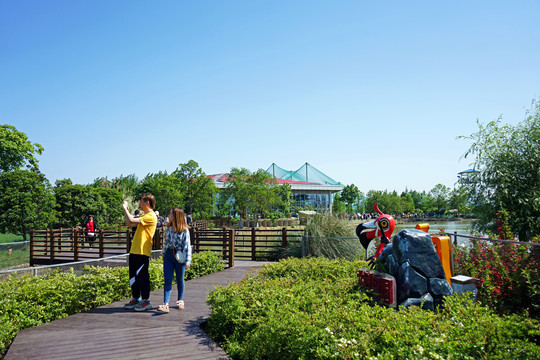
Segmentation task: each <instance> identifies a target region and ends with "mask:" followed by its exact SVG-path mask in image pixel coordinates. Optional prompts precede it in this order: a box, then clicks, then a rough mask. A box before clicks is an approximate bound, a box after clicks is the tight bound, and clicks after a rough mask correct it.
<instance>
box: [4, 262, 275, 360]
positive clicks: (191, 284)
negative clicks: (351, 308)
mask: <svg viewBox="0 0 540 360" xmlns="http://www.w3.org/2000/svg"><path fill="white" fill-rule="evenodd" d="M263 264H264V263H262V262H252V261H236V262H235V267H234V268H230V269H226V270H224V271H222V272H219V273H216V274H211V275H207V276H203V277H201V278H199V279H194V280H190V281H188V282H186V287H185V292H184V302H185V304H186V308H185V310H178V309H175V308H171V310H170V312H169V313H160V312H158V311H157V305H159V304H161V303H162V301H163V289H160V290H156V291H153V292H152V293H151V294H150V301H151V303H152V305H153V307H154V308H153V309H152V310H150V311H146V312H141V313H138V312H134V311H127V310H124V309H123V306H124V304H125V303H126V302H127V299H126V300H123V301H119V302H115V303H112V304H109V305H105V306H102V307H99V308H96V309H92V310H90V311H87V312H84V313H80V314H75V315H72V316H69V317H66V318H63V319H59V320H55V321H52V322H50V323H47V324H43V325H40V326H36V327H33V328H30V329H26V330H22V331H20V332H19V333H18V334H17V336H16V338H15V340H14V341H13V344H12V345H11V347H10V349H9V351H8V353H7V355H6V357H5V359H6V360H20V359H45V360H46V359H55V360H71V359H91V360H100V359H130V360H132V359H155V358H159V357H171V358H177V359H193V360H199V359H229V356H228V355H227V354H226V353H225V352H224V351H223V350H222V349H221V348H220V347H219V346H218V345H217V344H216V343H214V342H213V341H212V339H210V338H209V337H208V336H207V335H206V334H205V333H204V332H203V331H202V330H201V329H200V328H199V325H200V324H201V323H202V322H203V321H205V320H206V319H207V318H208V317H209V315H210V308H209V306H208V305H206V297H207V295H208V293H209V291H211V290H213V289H214V287H215V286H216V285H226V284H227V283H229V282H231V281H240V280H241V279H243V278H244V277H245V275H246V274H247V273H248V272H251V271H253V270H256V269H258V268H260V266H262V265H263ZM176 298H177V292H176V285H173V291H172V294H171V303H172V304H174V302H175V299H176Z"/></svg>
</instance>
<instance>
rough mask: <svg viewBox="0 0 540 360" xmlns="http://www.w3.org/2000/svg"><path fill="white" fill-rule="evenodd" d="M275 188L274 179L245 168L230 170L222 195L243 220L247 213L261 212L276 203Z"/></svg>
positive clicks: (267, 174) (263, 172)
mask: <svg viewBox="0 0 540 360" xmlns="http://www.w3.org/2000/svg"><path fill="white" fill-rule="evenodd" d="M275 186H276V183H275V179H272V177H271V175H270V174H269V173H267V172H266V171H264V170H262V169H259V170H257V171H256V172H254V173H252V172H251V171H249V170H248V169H245V168H241V169H239V168H232V169H231V172H230V174H229V178H228V180H227V183H226V187H225V188H224V189H223V190H222V195H223V196H224V197H225V198H226V199H228V201H229V202H230V203H232V204H233V206H234V208H235V210H236V211H238V212H239V213H240V215H241V216H242V218H244V219H245V218H246V216H247V215H248V214H249V213H251V214H255V213H257V212H263V211H265V210H267V209H269V208H270V206H271V205H274V204H276V203H277V198H278V195H277V193H276V191H274V188H275Z"/></svg>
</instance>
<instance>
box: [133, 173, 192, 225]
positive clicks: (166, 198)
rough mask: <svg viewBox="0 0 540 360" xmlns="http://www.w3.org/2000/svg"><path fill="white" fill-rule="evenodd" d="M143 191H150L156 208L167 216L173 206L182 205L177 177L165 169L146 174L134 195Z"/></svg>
mask: <svg viewBox="0 0 540 360" xmlns="http://www.w3.org/2000/svg"><path fill="white" fill-rule="evenodd" d="M144 193H150V194H152V195H154V197H155V198H156V208H155V209H154V210H157V211H159V212H160V214H161V215H163V216H167V214H169V211H170V210H171V208H173V207H174V206H180V207H183V206H184V197H183V195H182V189H181V187H180V184H179V182H178V178H177V177H176V176H175V175H173V174H171V175H169V174H167V172H166V171H164V172H162V171H160V172H158V173H156V174H148V175H146V177H145V178H144V179H143V181H142V183H141V184H140V186H139V187H137V193H136V197H139V196H141V195H142V194H144ZM131 210H134V209H131Z"/></svg>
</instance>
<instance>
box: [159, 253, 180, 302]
mask: <svg viewBox="0 0 540 360" xmlns="http://www.w3.org/2000/svg"><path fill="white" fill-rule="evenodd" d="M185 271H186V264H180V263H178V261H176V259H175V258H174V251H173V250H171V249H167V251H166V252H165V256H164V257H163V277H164V278H165V284H164V287H163V302H164V303H165V304H168V303H169V299H170V297H171V290H172V282H173V276H174V273H175V272H176V286H177V288H178V300H182V299H183V298H184V273H185Z"/></svg>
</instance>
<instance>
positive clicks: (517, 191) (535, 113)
mask: <svg viewBox="0 0 540 360" xmlns="http://www.w3.org/2000/svg"><path fill="white" fill-rule="evenodd" d="M461 138H465V139H469V140H471V141H472V144H471V146H470V148H469V150H468V151H467V152H466V153H465V154H464V157H465V158H469V157H471V158H472V159H473V163H472V165H473V166H474V169H475V170H478V171H479V172H480V173H479V174H478V176H477V181H476V182H472V183H470V184H469V185H468V189H469V191H470V194H471V198H472V199H473V201H474V206H475V211H476V212H477V214H478V221H477V227H478V228H479V229H480V230H483V231H493V232H494V231H495V230H496V229H495V228H496V226H497V225H496V224H497V223H496V214H497V212H499V211H501V210H506V211H508V213H509V223H510V226H511V228H512V230H513V231H514V233H516V234H517V235H518V237H519V239H520V240H522V241H527V240H530V239H531V238H532V237H533V236H535V235H539V234H540V220H539V219H540V103H538V102H533V106H532V109H531V111H530V112H529V113H528V116H527V117H526V119H525V120H524V121H522V122H521V123H519V124H517V125H515V126H512V125H502V124H501V118H499V119H497V120H495V121H491V122H489V123H488V124H486V125H482V124H481V123H480V122H478V131H477V132H475V133H473V134H472V135H470V136H466V137H461Z"/></svg>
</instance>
